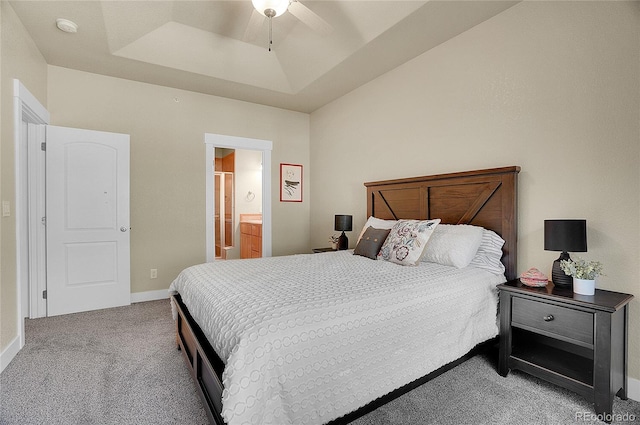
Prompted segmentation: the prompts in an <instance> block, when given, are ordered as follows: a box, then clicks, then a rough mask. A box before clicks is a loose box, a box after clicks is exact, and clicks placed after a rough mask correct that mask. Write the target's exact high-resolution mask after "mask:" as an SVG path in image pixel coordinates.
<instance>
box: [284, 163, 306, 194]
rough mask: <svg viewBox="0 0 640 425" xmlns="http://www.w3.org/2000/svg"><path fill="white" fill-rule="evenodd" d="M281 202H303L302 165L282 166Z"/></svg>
mask: <svg viewBox="0 0 640 425" xmlns="http://www.w3.org/2000/svg"><path fill="white" fill-rule="evenodd" d="M280 202H302V165H298V164H280Z"/></svg>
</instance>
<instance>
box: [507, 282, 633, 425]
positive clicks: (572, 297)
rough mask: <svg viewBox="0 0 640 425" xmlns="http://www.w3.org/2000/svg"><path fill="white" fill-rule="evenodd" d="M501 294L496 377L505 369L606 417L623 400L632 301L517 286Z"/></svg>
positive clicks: (609, 294)
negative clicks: (573, 396)
mask: <svg viewBox="0 0 640 425" xmlns="http://www.w3.org/2000/svg"><path fill="white" fill-rule="evenodd" d="M498 289H499V290H500V355H499V358H498V373H499V374H500V375H502V376H507V374H508V373H509V369H518V370H521V371H523V372H526V373H528V374H530V375H533V376H536V377H538V378H540V379H544V380H546V381H549V382H551V383H553V384H556V385H559V386H561V387H564V388H567V389H569V390H571V391H573V392H575V393H578V394H580V395H581V396H582V397H584V398H586V399H587V400H588V401H589V402H592V403H593V404H594V407H595V412H596V414H598V415H603V416H604V417H605V418H606V417H610V416H611V414H612V409H613V400H614V398H615V397H616V396H618V397H620V398H621V399H623V400H626V398H627V390H628V382H627V375H628V368H627V363H628V358H629V355H628V352H627V351H628V342H627V341H628V330H629V302H630V301H631V300H632V299H633V295H630V294H623V293H620V292H613V291H605V290H602V289H596V290H595V294H594V295H593V296H590V297H586V296H584V295H579V294H574V293H573V291H572V290H571V289H569V288H562V287H558V286H554V285H547V286H546V287H545V288H530V287H527V286H524V285H523V284H522V283H521V282H520V281H519V280H512V281H510V282H507V283H503V284H501V285H498Z"/></svg>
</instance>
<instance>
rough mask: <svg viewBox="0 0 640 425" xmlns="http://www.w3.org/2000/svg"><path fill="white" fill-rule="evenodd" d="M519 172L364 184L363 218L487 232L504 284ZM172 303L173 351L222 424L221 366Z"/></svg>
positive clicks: (509, 272)
mask: <svg viewBox="0 0 640 425" xmlns="http://www.w3.org/2000/svg"><path fill="white" fill-rule="evenodd" d="M519 172H520V167H515V166H513V167H503V168H493V169H488V170H476V171H467V172H462V173H452V174H439V175H433V176H425V177H414V178H408V179H396V180H386V181H378V182H371V183H365V184H364V185H365V186H366V187H367V217H369V216H375V217H378V218H382V219H396V220H397V219H401V218H405V219H430V218H440V219H441V220H442V221H441V222H442V223H446V224H473V225H477V226H482V227H484V228H487V229H490V230H493V231H495V232H496V233H498V234H499V235H501V236H502V238H503V239H504V240H505V245H504V247H503V252H504V255H503V257H502V262H503V263H504V265H505V268H506V272H505V274H506V277H507V279H513V278H515V277H516V259H517V255H516V249H517V217H518V214H517V176H518V173H519ZM172 299H173V302H174V305H175V306H176V310H177V312H178V319H177V320H176V339H177V344H178V349H180V350H182V353H183V355H184V359H185V362H186V364H187V367H188V369H189V372H190V374H191V377H192V378H193V380H194V382H195V384H196V388H197V391H198V394H199V395H200V397H201V399H202V401H203V404H204V408H205V411H206V412H207V416H208V417H209V421H210V422H211V423H212V424H216V425H224V421H223V419H222V416H221V412H222V389H223V387H222V372H223V370H224V362H223V361H222V360H221V359H220V358H219V357H218V355H217V354H216V353H215V351H214V350H213V348H212V347H211V345H210V344H209V342H208V340H207V338H206V337H205V335H204V334H203V332H202V330H201V329H200V327H199V326H198V325H197V324H196V322H195V321H194V320H193V318H192V317H191V315H190V314H189V311H188V310H187V308H186V306H185V305H184V304H183V302H182V299H181V298H180V295H174V296H172ZM491 342H494V341H491ZM484 345H486V344H484ZM481 348H482V347H480V346H479V347H476V348H475V349H473V350H471V351H470V352H469V353H467V354H466V355H465V356H463V357H461V358H460V359H457V360H455V361H453V362H451V363H449V364H447V365H445V366H443V367H441V368H440V369H437V370H435V371H433V372H432V373H430V374H428V375H426V376H424V377H422V378H420V379H417V380H415V381H413V382H410V383H408V384H407V385H405V386H404V387H401V388H399V389H397V390H395V391H393V392H391V393H389V394H387V395H386V396H384V397H381V398H379V399H377V400H374V401H373V402H371V403H369V404H367V405H366V406H363V407H362V408H360V409H358V410H356V411H354V412H351V413H349V414H348V415H345V416H343V417H341V418H338V419H336V420H334V421H332V422H330V423H331V424H332V425H335V424H346V423H349V422H351V421H353V420H355V419H357V418H359V417H361V416H363V415H365V414H366V413H369V412H371V411H373V410H375V409H377V408H378V407H379V406H381V405H383V404H385V403H388V402H389V401H391V400H393V399H395V398H397V397H399V396H401V395H402V394H405V393H406V392H408V391H410V390H412V389H413V388H416V387H418V386H420V385H422V384H423V383H425V382H427V381H429V380H431V379H433V378H435V377H436V376H438V375H440V374H442V373H444V372H446V371H447V370H450V369H452V368H453V367H455V366H457V365H458V364H460V363H462V362H464V361H466V360H467V359H468V358H470V357H472V356H473V355H475V354H476V353H477V352H478V351H479V350H480V349H481Z"/></svg>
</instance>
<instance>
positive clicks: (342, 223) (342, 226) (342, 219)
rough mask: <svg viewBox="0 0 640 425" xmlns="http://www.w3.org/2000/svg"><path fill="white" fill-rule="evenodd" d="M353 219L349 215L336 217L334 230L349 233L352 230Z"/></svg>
mask: <svg viewBox="0 0 640 425" xmlns="http://www.w3.org/2000/svg"><path fill="white" fill-rule="evenodd" d="M352 226H353V217H352V216H350V215H336V225H335V230H342V231H343V232H350V231H351V230H352V229H353V227H352Z"/></svg>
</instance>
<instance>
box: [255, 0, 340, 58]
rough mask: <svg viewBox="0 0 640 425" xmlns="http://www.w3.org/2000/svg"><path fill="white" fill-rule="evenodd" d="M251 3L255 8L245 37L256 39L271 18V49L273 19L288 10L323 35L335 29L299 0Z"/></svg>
mask: <svg viewBox="0 0 640 425" xmlns="http://www.w3.org/2000/svg"><path fill="white" fill-rule="evenodd" d="M251 3H252V4H253V7H254V9H253V13H252V14H251V18H250V19H249V24H248V25H247V29H246V31H245V33H244V39H245V40H253V39H255V38H256V36H257V34H258V32H259V31H260V29H261V28H262V23H263V21H264V18H265V17H266V18H268V19H269V51H271V46H272V44H273V39H272V31H271V21H272V19H273V18H276V17H278V16H280V15H282V14H284V13H285V12H287V11H288V12H289V13H291V14H292V15H293V16H295V17H296V18H298V19H299V20H300V21H301V22H302V23H304V24H305V25H307V26H308V27H309V28H311V29H312V30H314V31H316V32H318V33H319V34H321V35H329V34H330V33H331V32H332V31H333V27H332V26H331V25H329V23H327V21H325V20H324V19H322V18H321V17H320V16H318V15H317V14H316V13H314V12H313V11H312V10H311V9H309V8H308V7H307V6H305V5H303V4H302V3H300V2H299V1H298V0H251Z"/></svg>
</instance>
